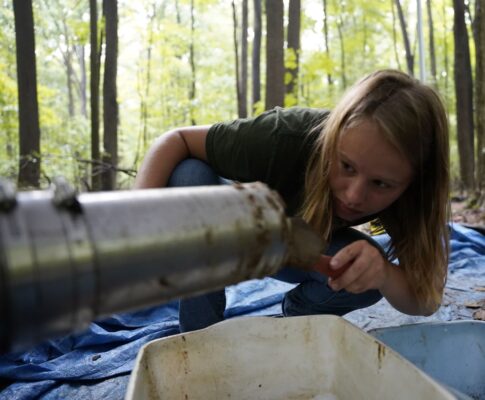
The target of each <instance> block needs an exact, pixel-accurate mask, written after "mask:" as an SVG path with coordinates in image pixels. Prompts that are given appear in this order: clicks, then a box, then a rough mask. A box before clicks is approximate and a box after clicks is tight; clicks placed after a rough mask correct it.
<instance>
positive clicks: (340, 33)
mask: <svg viewBox="0 0 485 400" xmlns="http://www.w3.org/2000/svg"><path fill="white" fill-rule="evenodd" d="M340 7H342V4H341V5H340ZM343 25H344V20H343V18H342V12H340V13H339V16H338V20H337V31H338V38H339V43H340V75H341V76H342V86H343V88H344V89H345V88H346V87H347V72H346V69H347V67H346V63H345V45H344V34H343V30H342V27H343Z"/></svg>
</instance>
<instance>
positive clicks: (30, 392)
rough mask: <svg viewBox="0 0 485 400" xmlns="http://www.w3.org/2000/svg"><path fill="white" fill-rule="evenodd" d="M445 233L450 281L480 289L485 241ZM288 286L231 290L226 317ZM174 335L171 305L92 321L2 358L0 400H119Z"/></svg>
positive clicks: (269, 306) (454, 229)
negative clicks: (146, 356) (141, 365)
mask: <svg viewBox="0 0 485 400" xmlns="http://www.w3.org/2000/svg"><path fill="white" fill-rule="evenodd" d="M451 234H452V235H451V239H452V240H451V248H452V253H451V258H450V265H449V271H450V277H452V276H453V274H455V273H460V274H465V275H467V276H468V277H469V278H471V279H472V282H475V283H476V285H482V286H485V236H484V235H482V234H480V233H479V232H477V231H476V230H473V229H469V228H466V227H464V226H462V225H458V224H453V225H452V226H451ZM378 241H379V242H380V243H381V244H384V245H385V244H386V242H387V241H388V237H387V236H386V235H381V236H380V237H378ZM449 281H450V279H449ZM292 287H293V285H292V284H288V283H284V282H280V281H277V280H274V279H272V278H265V279H261V280H252V281H248V282H244V283H241V284H238V285H234V286H231V287H229V288H228V289H227V312H226V315H227V317H228V318H231V317H235V316H241V315H276V314H279V313H280V312H281V305H280V303H281V300H282V297H283V294H284V293H285V292H286V291H287V290H289V289H290V288H292ZM460 290H464V291H466V290H467V289H460ZM365 312H366V310H360V311H359V313H361V314H360V315H362V313H364V314H363V315H365ZM360 318H362V317H360ZM363 318H365V317H363ZM372 318H374V319H375V318H377V317H376V316H373V317H372ZM367 319H368V318H367ZM351 320H352V319H351ZM176 333H179V329H178V319H177V302H171V303H169V304H165V305H161V306H157V307H152V308H148V309H145V310H141V311H137V312H131V313H125V314H119V315H113V316H111V317H109V318H106V319H103V320H101V321H96V322H93V323H92V324H91V325H90V327H89V329H88V330H87V331H85V332H83V333H79V334H73V335H69V336H66V337H64V338H61V339H56V340H50V341H47V342H45V343H43V344H41V345H39V346H36V347H35V348H32V349H30V350H29V351H26V352H23V353H11V354H7V355H4V356H2V357H0V379H1V380H4V381H5V382H7V383H10V385H9V386H8V387H6V388H5V389H4V390H3V391H2V392H0V399H33V398H42V399H64V398H69V399H89V400H93V399H107V398H109V399H122V398H123V397H124V395H125V391H126V387H127V384H128V379H129V374H130V372H131V370H132V368H133V365H134V361H135V358H136V355H137V353H138V350H139V349H140V347H141V346H142V345H144V344H145V343H147V342H149V341H151V340H154V339H158V338H161V337H164V336H169V335H173V334H176Z"/></svg>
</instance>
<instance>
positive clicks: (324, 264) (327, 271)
mask: <svg viewBox="0 0 485 400" xmlns="http://www.w3.org/2000/svg"><path fill="white" fill-rule="evenodd" d="M331 260H332V257H330V256H325V255H321V256H320V259H319V260H318V262H317V263H316V264H315V265H314V266H313V267H312V269H313V270H315V271H317V272H320V273H321V274H323V275H326V276H328V277H330V278H333V279H337V278H338V277H339V276H340V275H342V274H343V273H344V272H345V271H346V270H347V268H348V267H350V263H349V264H346V265H342V266H341V267H340V268H338V269H333V268H331V267H330V263H331Z"/></svg>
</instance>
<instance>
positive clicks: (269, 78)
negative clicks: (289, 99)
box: [265, 0, 285, 110]
mask: <svg viewBox="0 0 485 400" xmlns="http://www.w3.org/2000/svg"><path fill="white" fill-rule="evenodd" d="M283 16H284V8H283V0H266V102H265V108H266V110H269V109H271V108H274V107H276V106H283V105H284V103H285V62H284V27H283Z"/></svg>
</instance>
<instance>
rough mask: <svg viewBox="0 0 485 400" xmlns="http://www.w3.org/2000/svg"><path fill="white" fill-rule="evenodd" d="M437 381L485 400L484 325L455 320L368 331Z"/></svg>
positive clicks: (461, 392)
mask: <svg viewBox="0 0 485 400" xmlns="http://www.w3.org/2000/svg"><path fill="white" fill-rule="evenodd" d="M368 333H370V334H371V335H372V336H374V337H375V338H376V339H379V340H380V341H382V342H383V343H384V344H386V345H387V346H389V347H390V348H392V349H394V350H395V351H397V352H398V353H399V354H401V355H402V356H403V357H404V358H406V359H408V360H409V361H411V362H412V363H413V364H414V365H416V366H417V367H418V368H419V369H421V370H422V371H424V372H426V373H427V374H428V375H430V376H431V377H433V378H435V379H436V380H437V381H439V382H441V383H443V384H445V385H446V386H448V387H451V388H453V389H455V390H456V391H458V392H459V394H464V395H466V396H461V398H467V396H469V397H471V398H472V399H480V400H485V322H483V321H453V322H443V323H441V322H430V323H421V324H412V325H403V326H398V327H392V328H378V329H373V330H371V331H369V332H368Z"/></svg>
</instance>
